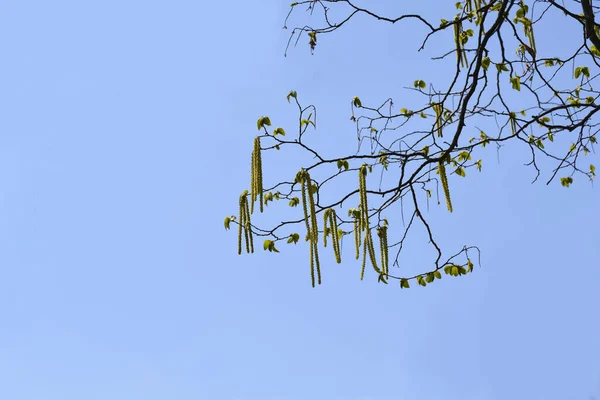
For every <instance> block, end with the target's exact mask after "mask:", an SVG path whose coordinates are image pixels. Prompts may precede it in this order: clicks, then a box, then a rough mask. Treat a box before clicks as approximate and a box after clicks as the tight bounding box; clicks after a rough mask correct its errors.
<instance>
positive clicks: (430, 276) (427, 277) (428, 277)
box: [425, 272, 435, 283]
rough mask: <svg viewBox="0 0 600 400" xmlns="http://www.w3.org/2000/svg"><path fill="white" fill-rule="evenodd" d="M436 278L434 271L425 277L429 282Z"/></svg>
mask: <svg viewBox="0 0 600 400" xmlns="http://www.w3.org/2000/svg"><path fill="white" fill-rule="evenodd" d="M434 280H435V276H434V275H433V273H431V272H430V273H428V274H427V276H426V277H425V282H427V283H431V282H433V281H434Z"/></svg>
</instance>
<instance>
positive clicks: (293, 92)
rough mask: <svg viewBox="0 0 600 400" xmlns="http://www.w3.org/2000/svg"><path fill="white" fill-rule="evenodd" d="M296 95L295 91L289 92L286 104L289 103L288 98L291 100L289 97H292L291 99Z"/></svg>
mask: <svg viewBox="0 0 600 400" xmlns="http://www.w3.org/2000/svg"><path fill="white" fill-rule="evenodd" d="M297 95H298V94H297V93H296V91H295V90H290V92H289V93H288V95H287V101H288V103H289V102H290V98H291V97H293V98H296V96H297Z"/></svg>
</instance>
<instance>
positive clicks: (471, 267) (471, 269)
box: [467, 260, 473, 272]
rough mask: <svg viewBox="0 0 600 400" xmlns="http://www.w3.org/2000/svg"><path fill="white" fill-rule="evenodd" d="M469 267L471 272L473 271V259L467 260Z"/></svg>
mask: <svg viewBox="0 0 600 400" xmlns="http://www.w3.org/2000/svg"><path fill="white" fill-rule="evenodd" d="M467 269H468V271H469V272H472V271H473V263H472V262H471V260H467Z"/></svg>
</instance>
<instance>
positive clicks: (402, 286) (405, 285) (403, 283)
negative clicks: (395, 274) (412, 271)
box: [400, 279, 410, 289]
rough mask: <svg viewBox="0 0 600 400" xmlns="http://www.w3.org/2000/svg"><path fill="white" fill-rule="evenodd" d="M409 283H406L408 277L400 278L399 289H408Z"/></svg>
mask: <svg viewBox="0 0 600 400" xmlns="http://www.w3.org/2000/svg"><path fill="white" fill-rule="evenodd" d="M408 288H410V285H409V284H408V279H400V289H408Z"/></svg>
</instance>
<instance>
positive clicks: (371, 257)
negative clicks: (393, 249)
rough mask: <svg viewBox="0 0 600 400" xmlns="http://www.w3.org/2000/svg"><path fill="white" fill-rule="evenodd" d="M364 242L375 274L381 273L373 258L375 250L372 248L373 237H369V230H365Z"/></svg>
mask: <svg viewBox="0 0 600 400" xmlns="http://www.w3.org/2000/svg"><path fill="white" fill-rule="evenodd" d="M365 241H366V242H367V250H368V251H369V258H370V259H371V264H372V265H373V269H374V270H375V271H376V272H377V273H381V270H380V269H379V268H378V267H377V258H375V248H374V246H373V236H372V235H371V230H367V234H366V236H365Z"/></svg>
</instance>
